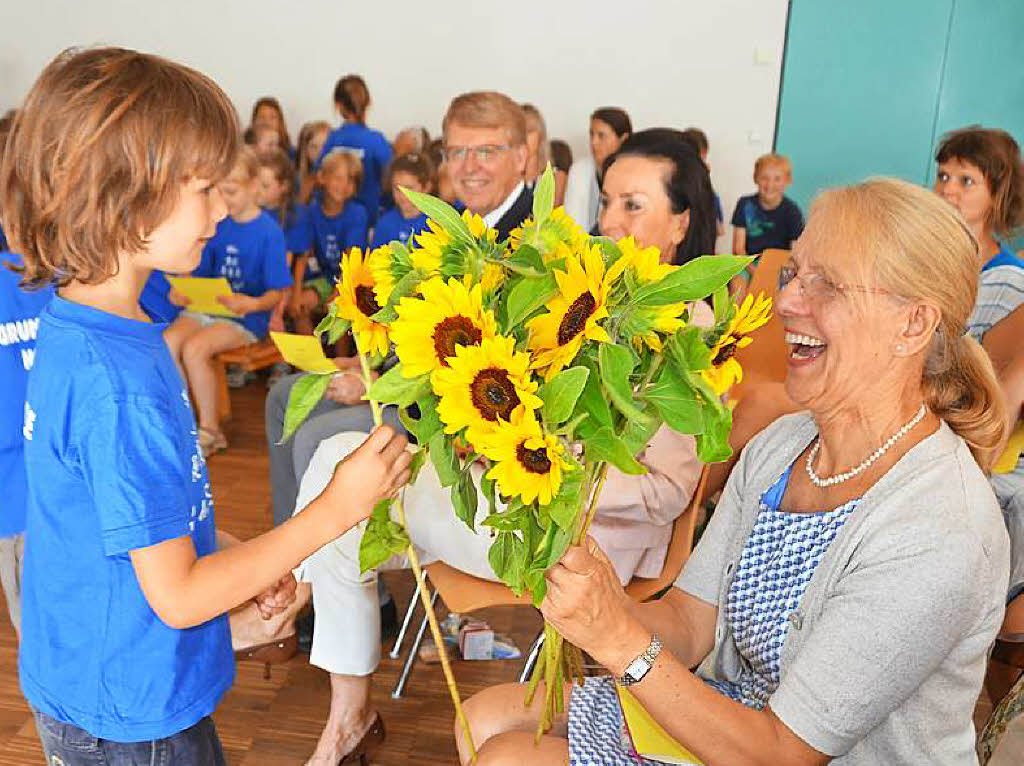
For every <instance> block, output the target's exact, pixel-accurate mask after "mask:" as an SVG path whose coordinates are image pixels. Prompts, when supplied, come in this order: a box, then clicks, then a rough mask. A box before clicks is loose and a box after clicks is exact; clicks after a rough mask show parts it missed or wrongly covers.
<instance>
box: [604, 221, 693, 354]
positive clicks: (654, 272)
mask: <svg viewBox="0 0 1024 766" xmlns="http://www.w3.org/2000/svg"><path fill="white" fill-rule="evenodd" d="M618 245H619V250H621V251H622V257H623V258H628V259H629V267H630V268H632V269H633V273H634V274H635V275H636V281H637V283H638V284H640V285H645V284H648V283H650V282H657V281H659V280H661V279H664V278H665V277H667V276H668V275H669V274H671V273H672V272H673V271H675V270H676V269H678V268H679V267H678V266H673V265H672V264H670V263H662V262H661V253H660V251H659V250H658V248H656V247H645V248H642V249H641V248H640V247H638V246H637V244H636V241H635V240H634V239H633V237H625V238H624V239H620V240H619V242H618ZM685 312H686V304H685V303H673V304H670V305H668V306H645V307H643V308H642V309H640V310H639V311H638V312H637V313H638V314H640V316H638V317H637V320H638V323H639V324H641V325H642V326H643V327H644V328H645V329H644V332H642V333H641V334H640V335H637V336H635V337H634V338H633V341H634V343H646V344H647V345H648V346H649V347H650V348H651V350H652V351H658V352H660V351H661V350H662V348H663V345H664V344H663V343H662V340H661V336H660V335H659V334H658V333H661V334H663V335H671V334H673V333H674V332H675V331H676V330H678V329H679V328H680V327H682V326H683V324H685V323H684V322H683V319H682V315H683V314H684V313H685Z"/></svg>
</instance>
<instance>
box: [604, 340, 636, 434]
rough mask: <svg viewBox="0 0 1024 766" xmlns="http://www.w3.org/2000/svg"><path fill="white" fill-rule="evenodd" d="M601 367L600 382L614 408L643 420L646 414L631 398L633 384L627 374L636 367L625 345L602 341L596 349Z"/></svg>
mask: <svg viewBox="0 0 1024 766" xmlns="http://www.w3.org/2000/svg"><path fill="white" fill-rule="evenodd" d="M597 361H598V365H599V366H600V369H601V382H602V383H604V388H605V391H607V392H608V396H609V397H610V398H611V400H612V402H613V403H614V404H615V408H616V409H617V410H618V411H619V412H621V413H622V414H623V415H625V416H626V417H627V418H630V419H637V420H643V419H644V418H645V417H646V416H645V415H644V413H643V412H642V411H641V410H640V408H639V407H637V405H636V402H635V401H634V400H633V386H632V384H631V383H630V382H629V376H630V375H631V374H632V372H633V368H634V367H636V358H635V357H634V356H633V353H632V352H631V351H630V350H629V349H628V348H627V347H626V346H620V345H618V344H615V343H602V344H601V345H600V347H599V348H598V351H597Z"/></svg>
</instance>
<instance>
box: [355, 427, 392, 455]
mask: <svg viewBox="0 0 1024 766" xmlns="http://www.w3.org/2000/svg"><path fill="white" fill-rule="evenodd" d="M394 435H395V430H394V429H393V428H392V427H391V426H377V427H376V428H375V429H373V432H372V433H371V434H370V435H369V436H367V437H366V441H364V442H363V445H362V447H361V449H366V450H369V451H370V452H380V451H381V450H383V449H384V448H385V447H387V446H388V443H389V442H390V441H391V437H392V436H394Z"/></svg>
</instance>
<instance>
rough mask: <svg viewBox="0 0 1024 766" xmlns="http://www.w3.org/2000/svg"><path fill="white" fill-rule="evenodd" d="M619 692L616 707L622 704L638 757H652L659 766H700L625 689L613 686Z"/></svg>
mask: <svg viewBox="0 0 1024 766" xmlns="http://www.w3.org/2000/svg"><path fill="white" fill-rule="evenodd" d="M615 691H617V692H618V693H619V704H620V705H622V717H623V718H624V719H625V721H626V729H628V730H629V738H630V739H631V740H632V742H633V748H634V749H635V750H636V752H637V754H638V755H642V756H644V757H645V758H652V759H654V760H657V761H661V762H662V763H681V764H691V765H692V766H703V763H704V762H703V761H701V760H700V759H698V758H697V756H695V755H694V754H693V753H691V752H690V751H689V750H687V749H686V748H685V747H683V746H682V745H680V744H679V743H678V742H676V741H675V740H674V739H672V737H670V736H669V734H668V732H667V731H665V730H664V729H663V728H661V726H659V725H658V722H657V721H655V720H654V719H653V718H651V714H650V713H648V712H647V710H645V709H644V706H643V705H641V704H640V702H639V701H638V700H637V698H636V697H634V696H633V695H632V694H630V693H629V692H628V691H626V690H625V689H624V688H622V687H621V686H619V685H618V684H616V685H615Z"/></svg>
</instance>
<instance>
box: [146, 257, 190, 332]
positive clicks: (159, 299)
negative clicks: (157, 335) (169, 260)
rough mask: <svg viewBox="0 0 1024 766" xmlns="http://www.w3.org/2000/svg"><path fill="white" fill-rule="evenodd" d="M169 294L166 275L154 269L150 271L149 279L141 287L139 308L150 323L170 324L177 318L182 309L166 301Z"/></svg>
mask: <svg viewBox="0 0 1024 766" xmlns="http://www.w3.org/2000/svg"><path fill="white" fill-rule="evenodd" d="M170 292H171V283H170V282H168V281H167V275H166V274H164V273H163V272H162V271H158V270H156V269H154V270H153V271H151V272H150V274H149V279H147V280H146V284H145V285H143V286H142V294H141V295H140V296H139V306H140V307H141V308H142V310H143V311H145V312H146V316H148V317H149V318H150V319H151V320H152V321H154V322H164V323H166V324H170V323H171V322H173V321H174V320H175V319H177V318H178V314H180V313H181V311H182V309H181V306H178V305H175V304H173V303H171V301H170V300H169V299H168V297H167V296H168V295H169V294H170Z"/></svg>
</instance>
